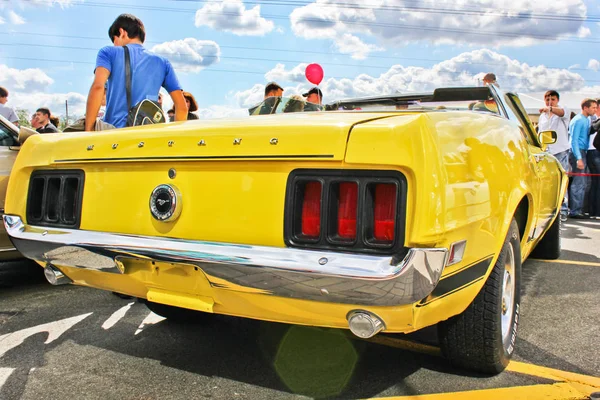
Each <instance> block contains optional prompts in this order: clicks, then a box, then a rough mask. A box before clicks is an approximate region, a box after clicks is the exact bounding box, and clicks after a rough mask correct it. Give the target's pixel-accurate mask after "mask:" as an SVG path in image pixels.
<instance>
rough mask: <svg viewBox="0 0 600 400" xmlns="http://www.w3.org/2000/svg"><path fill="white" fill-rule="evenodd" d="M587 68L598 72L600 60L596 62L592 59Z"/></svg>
mask: <svg viewBox="0 0 600 400" xmlns="http://www.w3.org/2000/svg"><path fill="white" fill-rule="evenodd" d="M587 67H588V68H589V69H592V70H594V71H598V70H599V69H600V61H598V60H596V59H594V58H592V59H590V61H589V62H588V65H587Z"/></svg>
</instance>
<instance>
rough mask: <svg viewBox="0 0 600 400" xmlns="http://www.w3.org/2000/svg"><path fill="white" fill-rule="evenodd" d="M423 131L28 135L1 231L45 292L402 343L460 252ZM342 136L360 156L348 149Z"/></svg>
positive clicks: (416, 120)
mask: <svg viewBox="0 0 600 400" xmlns="http://www.w3.org/2000/svg"><path fill="white" fill-rule="evenodd" d="M430 128H431V127H430V122H429V119H428V117H427V115H426V114H405V115H398V114H394V113H373V114H369V113H335V114H333V115H331V114H330V115H328V114H327V113H306V114H304V115H284V116H266V117H256V118H252V119H251V120H240V121H237V122H234V123H231V122H229V123H227V124H225V123H224V122H219V121H213V122H204V123H184V124H169V125H162V126H154V127H146V128H141V129H137V128H133V129H126V130H120V131H114V132H109V131H107V132H102V133H97V134H77V135H75V134H73V135H55V136H52V137H32V138H30V139H28V141H27V143H26V144H25V147H24V149H23V150H22V154H21V155H20V156H19V158H18V160H17V163H16V165H15V171H14V173H13V175H12V177H11V182H10V187H9V196H8V202H7V207H6V210H7V214H8V216H7V217H6V218H5V224H6V226H7V229H8V231H9V233H10V234H11V237H12V240H13V242H14V243H15V245H16V246H17V248H18V249H19V250H20V251H21V252H22V253H23V254H25V255H26V256H27V257H30V258H32V259H35V260H36V261H38V262H39V263H40V265H42V266H43V267H45V268H46V272H47V276H49V278H50V280H53V281H54V283H75V284H78V285H83V286H91V287H96V288H100V289H105V290H111V291H116V292H120V293H125V294H128V295H131V296H135V297H139V298H142V299H146V300H148V301H151V302H155V303H159V304H166V305H170V306H175V307H182V308H188V309H194V310H199V311H205V312H214V313H222V314H230V315H238V316H243V317H248V318H256V319H262V320H270V321H279V322H287V323H296V324H307V325H317V326H327V327H338V328H348V327H350V328H351V329H352V330H353V332H355V333H356V334H358V335H359V336H362V337H368V336H372V335H373V334H375V333H377V332H379V331H381V330H385V331H387V332H408V331H412V330H414V329H416V327H417V326H418V324H417V323H416V321H415V307H416V306H417V305H418V304H419V302H420V301H421V300H422V299H424V298H427V296H428V295H430V294H431V293H432V292H433V291H434V289H435V288H436V286H437V284H438V281H439V279H440V277H441V276H442V273H443V272H445V271H444V268H445V267H446V266H447V265H448V264H450V261H451V260H450V259H449V253H450V252H452V244H453V243H455V242H456V243H458V242H459V240H455V239H456V238H458V237H459V235H458V234H454V235H450V236H448V235H446V234H445V229H446V226H445V224H444V223H442V221H441V220H440V218H441V217H440V215H441V214H442V213H443V208H441V203H443V202H444V200H443V195H444V193H443V190H440V187H443V186H444V178H443V169H442V167H441V162H440V161H439V160H437V159H436V157H437V154H435V153H432V154H434V155H433V156H430V155H428V153H427V152H424V151H423V148H425V147H426V146H427V145H428V143H430V142H431V141H432V140H433V139H432V137H433V136H432V134H431V130H430ZM353 132H360V133H361V135H365V134H369V132H370V134H371V135H372V139H373V140H372V142H371V144H370V145H369V144H363V145H360V147H364V148H363V149H362V151H358V152H357V147H356V146H357V145H358V143H360V141H359V142H354V143H353V136H352V135H353ZM356 137H357V138H361V137H364V136H360V135H357V136H356ZM385 143H388V144H387V147H388V148H389V151H386V152H384V153H382V154H379V155H372V154H371V152H372V149H369V146H372V147H373V148H374V147H380V146H381V145H382V144H385ZM369 154H371V155H370V156H369ZM365 155H367V157H370V158H365ZM392 160H393V162H391V161H392ZM417 182H418V184H417ZM463 250H464V249H463ZM461 256H462V254H461ZM467 304H468V303H467ZM465 306H466V305H465Z"/></svg>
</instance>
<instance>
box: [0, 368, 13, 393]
mask: <svg viewBox="0 0 600 400" xmlns="http://www.w3.org/2000/svg"><path fill="white" fill-rule="evenodd" d="M14 370H15V369H14V368H0V390H2V386H4V384H5V383H6V380H7V379H8V377H9V376H10V374H12V373H13V371H14Z"/></svg>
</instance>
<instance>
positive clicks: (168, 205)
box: [150, 184, 181, 222]
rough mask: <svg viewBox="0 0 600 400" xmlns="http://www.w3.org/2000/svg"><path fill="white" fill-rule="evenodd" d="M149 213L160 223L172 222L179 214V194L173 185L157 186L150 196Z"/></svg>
mask: <svg viewBox="0 0 600 400" xmlns="http://www.w3.org/2000/svg"><path fill="white" fill-rule="evenodd" d="M150 212H151V213H152V216H153V217H154V218H155V219H156V220H158V221H162V222H170V221H174V220H176V219H177V218H178V217H179V214H181V194H180V193H179V190H177V188H176V187H175V186H173V185H166V184H165V185H158V186H157V187H155V188H154V190H153V191H152V194H151V195H150Z"/></svg>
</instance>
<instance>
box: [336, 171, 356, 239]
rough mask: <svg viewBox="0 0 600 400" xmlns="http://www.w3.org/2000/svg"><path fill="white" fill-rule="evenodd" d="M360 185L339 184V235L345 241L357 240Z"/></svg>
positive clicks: (352, 183) (350, 183)
mask: <svg viewBox="0 0 600 400" xmlns="http://www.w3.org/2000/svg"><path fill="white" fill-rule="evenodd" d="M357 205H358V185H357V184H356V183H355V182H343V183H340V184H339V194H338V205H337V206H338V208H337V234H338V236H339V237H341V238H343V239H355V238H356V214H357Z"/></svg>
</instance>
